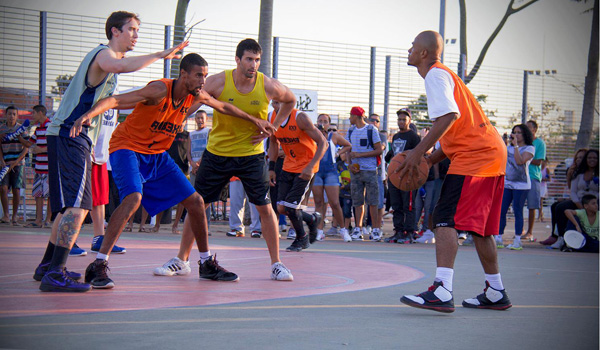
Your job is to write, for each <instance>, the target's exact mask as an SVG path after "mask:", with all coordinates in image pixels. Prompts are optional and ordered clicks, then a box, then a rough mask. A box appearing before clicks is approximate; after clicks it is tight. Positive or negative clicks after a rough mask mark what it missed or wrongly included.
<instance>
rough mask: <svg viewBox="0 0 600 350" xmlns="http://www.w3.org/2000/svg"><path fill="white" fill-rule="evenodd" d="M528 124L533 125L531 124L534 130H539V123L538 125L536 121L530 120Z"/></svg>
mask: <svg viewBox="0 0 600 350" xmlns="http://www.w3.org/2000/svg"><path fill="white" fill-rule="evenodd" d="M527 123H531V124H533V128H534V129H535V130H537V129H538V123H537V122H536V121H535V120H533V119H529V120H528V121H527Z"/></svg>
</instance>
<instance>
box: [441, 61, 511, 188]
mask: <svg viewBox="0 0 600 350" xmlns="http://www.w3.org/2000/svg"><path fill="white" fill-rule="evenodd" d="M434 68H439V69H443V70H445V71H446V72H448V73H449V74H450V76H451V77H452V80H453V81H454V100H455V101H456V104H457V105H458V109H459V111H460V118H458V119H457V120H456V121H455V122H454V124H452V126H451V127H450V129H448V131H447V132H446V133H445V134H444V136H442V138H441V139H440V143H441V145H442V149H443V150H444V153H445V154H446V156H448V159H450V168H449V169H448V174H456V175H471V176H480V177H490V176H499V175H504V173H505V170H506V146H505V145H504V142H503V141H502V138H501V137H500V134H499V133H498V131H497V130H496V128H495V127H494V126H493V125H492V123H490V120H489V119H488V118H487V117H486V115H485V113H484V112H483V110H482V109H481V106H480V105H479V103H478V102H477V100H476V99H475V97H473V94H472V93H471V91H469V89H468V88H467V86H466V85H465V84H464V83H463V81H462V80H461V79H460V78H459V77H458V76H457V75H456V74H455V73H454V72H453V71H451V70H450V69H449V68H448V67H446V66H444V65H443V64H441V63H439V62H436V63H435V64H434V65H433V66H431V68H430V70H431V69H434Z"/></svg>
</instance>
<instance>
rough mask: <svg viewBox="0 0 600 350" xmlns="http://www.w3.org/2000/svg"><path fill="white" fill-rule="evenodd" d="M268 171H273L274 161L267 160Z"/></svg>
mask: <svg viewBox="0 0 600 350" xmlns="http://www.w3.org/2000/svg"><path fill="white" fill-rule="evenodd" d="M269 171H275V162H274V161H272V160H270V161H269Z"/></svg>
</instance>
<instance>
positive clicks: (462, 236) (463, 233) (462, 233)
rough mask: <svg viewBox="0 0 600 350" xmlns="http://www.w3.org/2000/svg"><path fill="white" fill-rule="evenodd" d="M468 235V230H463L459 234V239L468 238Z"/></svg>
mask: <svg viewBox="0 0 600 350" xmlns="http://www.w3.org/2000/svg"><path fill="white" fill-rule="evenodd" d="M467 236H468V235H467V233H466V232H461V233H459V234H458V239H467Z"/></svg>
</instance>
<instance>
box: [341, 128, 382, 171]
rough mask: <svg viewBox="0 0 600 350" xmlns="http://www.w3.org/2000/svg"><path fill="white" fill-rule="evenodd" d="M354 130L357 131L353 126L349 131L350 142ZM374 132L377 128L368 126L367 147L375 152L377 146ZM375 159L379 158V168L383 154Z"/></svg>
mask: <svg viewBox="0 0 600 350" xmlns="http://www.w3.org/2000/svg"><path fill="white" fill-rule="evenodd" d="M354 129H356V126H352V127H351V128H350V129H348V140H350V137H351V136H352V132H353V131H354ZM373 130H375V127H374V126H373V125H371V124H367V146H368V147H371V148H372V149H373V150H374V149H375V147H374V146H375V145H374V144H373ZM375 158H377V166H378V167H379V166H380V165H381V154H380V155H378V156H377V157H375Z"/></svg>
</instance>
